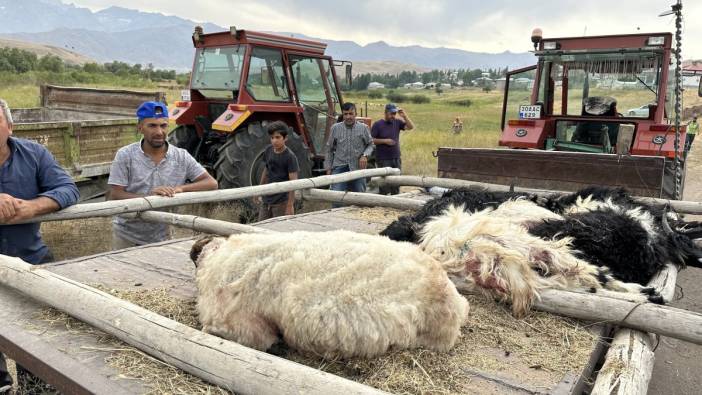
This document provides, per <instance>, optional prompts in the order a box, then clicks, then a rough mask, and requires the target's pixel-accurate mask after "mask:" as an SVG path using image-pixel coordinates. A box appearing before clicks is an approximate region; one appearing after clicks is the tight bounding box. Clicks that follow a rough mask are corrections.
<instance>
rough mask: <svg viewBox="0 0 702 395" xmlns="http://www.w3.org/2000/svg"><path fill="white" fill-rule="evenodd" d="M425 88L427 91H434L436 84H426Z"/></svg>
mask: <svg viewBox="0 0 702 395" xmlns="http://www.w3.org/2000/svg"><path fill="white" fill-rule="evenodd" d="M424 88H425V89H434V88H436V82H427V83H426V84H424Z"/></svg>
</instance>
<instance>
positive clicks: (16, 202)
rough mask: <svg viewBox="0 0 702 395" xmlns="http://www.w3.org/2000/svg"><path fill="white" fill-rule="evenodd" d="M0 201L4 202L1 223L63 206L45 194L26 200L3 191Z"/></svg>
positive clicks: (0, 211) (11, 222) (26, 217)
mask: <svg viewBox="0 0 702 395" xmlns="http://www.w3.org/2000/svg"><path fill="white" fill-rule="evenodd" d="M0 201H2V202H3V207H2V210H0V223H3V224H13V223H17V222H20V221H25V220H28V219H31V218H34V217H36V216H38V215H43V214H48V213H52V212H54V211H57V210H59V209H60V208H61V207H60V206H59V204H58V203H57V202H56V201H55V200H54V199H51V198H48V197H45V196H39V197H38V198H36V199H31V200H24V199H18V198H15V197H12V196H10V195H7V194H4V193H3V194H0Z"/></svg>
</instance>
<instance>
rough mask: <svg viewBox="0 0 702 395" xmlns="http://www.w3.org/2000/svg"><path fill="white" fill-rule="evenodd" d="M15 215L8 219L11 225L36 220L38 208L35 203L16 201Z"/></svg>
mask: <svg viewBox="0 0 702 395" xmlns="http://www.w3.org/2000/svg"><path fill="white" fill-rule="evenodd" d="M15 203H16V205H15V215H14V216H13V217H12V218H9V219H8V222H10V223H16V222H20V221H24V220H27V219H31V218H34V217H35V216H36V215H37V210H36V206H35V205H34V203H33V202H31V201H29V200H23V199H15Z"/></svg>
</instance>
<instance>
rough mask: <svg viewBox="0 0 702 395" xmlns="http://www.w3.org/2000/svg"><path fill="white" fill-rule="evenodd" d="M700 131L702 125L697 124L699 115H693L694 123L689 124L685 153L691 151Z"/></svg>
mask: <svg viewBox="0 0 702 395" xmlns="http://www.w3.org/2000/svg"><path fill="white" fill-rule="evenodd" d="M699 131H700V124H699V123H697V114H693V115H692V121H690V123H688V124H687V134H686V135H685V152H688V151H690V148H692V142H693V141H695V136H697V132H699Z"/></svg>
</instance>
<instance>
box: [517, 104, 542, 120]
mask: <svg viewBox="0 0 702 395" xmlns="http://www.w3.org/2000/svg"><path fill="white" fill-rule="evenodd" d="M533 118H541V106H524V105H522V106H519V119H533Z"/></svg>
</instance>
